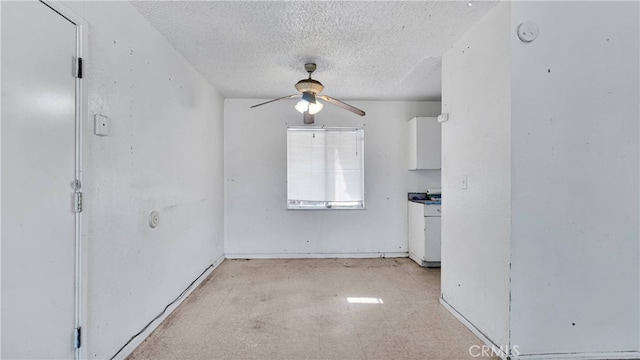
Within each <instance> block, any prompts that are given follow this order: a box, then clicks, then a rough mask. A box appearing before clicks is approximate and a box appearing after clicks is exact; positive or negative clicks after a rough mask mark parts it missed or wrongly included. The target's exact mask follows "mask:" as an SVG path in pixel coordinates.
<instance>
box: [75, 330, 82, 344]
mask: <svg viewBox="0 0 640 360" xmlns="http://www.w3.org/2000/svg"><path fill="white" fill-rule="evenodd" d="M74 339H75V340H74V347H75V348H76V349H80V346H81V345H82V328H81V327H77V328H75V329H74Z"/></svg>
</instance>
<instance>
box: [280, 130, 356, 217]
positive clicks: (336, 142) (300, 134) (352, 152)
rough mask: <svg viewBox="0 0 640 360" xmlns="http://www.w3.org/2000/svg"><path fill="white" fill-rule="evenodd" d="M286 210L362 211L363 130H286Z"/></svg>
mask: <svg viewBox="0 0 640 360" xmlns="http://www.w3.org/2000/svg"><path fill="white" fill-rule="evenodd" d="M287 198H288V201H287V208H288V209H364V129H358V128H322V129H320V128H288V129H287Z"/></svg>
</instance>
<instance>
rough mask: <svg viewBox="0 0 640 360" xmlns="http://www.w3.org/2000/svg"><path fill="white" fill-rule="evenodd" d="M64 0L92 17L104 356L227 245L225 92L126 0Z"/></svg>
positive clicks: (95, 256)
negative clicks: (103, 125) (99, 129)
mask: <svg viewBox="0 0 640 360" xmlns="http://www.w3.org/2000/svg"><path fill="white" fill-rule="evenodd" d="M66 5H67V6H69V7H70V8H71V9H73V10H74V11H75V12H77V13H78V14H79V15H80V16H82V17H83V18H84V19H86V21H87V22H88V24H89V27H88V29H87V30H88V33H89V41H88V49H86V50H87V54H86V55H85V56H86V59H85V79H84V83H85V86H86V87H87V91H88V97H89V106H88V119H87V121H85V122H84V124H83V126H84V132H83V135H84V147H83V150H84V162H83V163H84V184H83V186H84V191H85V197H84V202H85V220H84V222H85V227H84V228H85V234H84V238H85V252H86V254H85V257H86V264H87V265H86V266H87V273H86V275H85V280H86V282H87V283H86V286H87V299H86V304H85V307H86V308H85V313H86V315H87V319H86V327H85V328H84V331H85V334H86V339H87V340H88V343H87V344H86V345H87V348H86V350H85V351H86V356H87V357H88V358H100V359H103V358H109V357H111V356H113V355H114V353H115V352H116V351H117V350H118V349H119V348H120V347H121V346H122V345H124V344H125V342H126V341H127V340H128V339H129V338H130V337H131V336H132V335H133V334H135V333H137V332H138V331H139V330H140V329H142V327H143V326H144V325H145V324H147V323H148V322H149V321H150V320H151V319H153V318H154V317H155V316H156V315H157V314H158V313H159V312H160V311H161V310H162V309H163V308H164V307H165V305H166V304H168V303H169V302H170V301H171V300H172V299H173V298H175V297H176V296H177V295H178V294H179V293H180V292H181V291H182V290H183V289H184V288H185V287H186V286H187V285H188V284H189V283H191V281H193V280H194V279H195V278H196V277H197V276H198V275H199V274H200V273H201V272H202V271H203V270H204V269H205V268H206V267H207V266H208V265H209V264H212V263H214V262H215V261H216V260H217V259H219V258H220V257H221V256H223V252H224V243H223V182H222V171H223V168H222V166H223V158H222V152H223V137H222V136H223V131H222V126H223V123H222V117H223V100H222V97H221V95H220V94H219V93H218V92H217V91H216V90H215V89H214V88H212V86H211V85H210V84H209V83H207V82H206V81H205V80H204V79H203V78H202V76H200V75H199V74H198V73H197V72H196V71H195V70H194V69H193V68H192V67H191V66H190V65H189V64H188V63H187V62H186V61H185V60H184V59H183V58H182V57H181V56H180V55H179V54H178V53H177V51H176V50H175V49H173V48H172V47H171V46H170V45H169V44H168V43H167V42H166V40H165V39H164V38H163V37H162V36H161V35H160V34H159V33H158V32H157V31H156V30H155V29H154V28H152V27H151V26H150V25H149V24H148V22H146V20H145V19H144V18H143V17H142V16H140V14H139V13H138V12H137V11H136V10H135V8H133V7H132V6H131V4H129V3H128V2H82V3H76V2H69V3H66ZM94 114H102V115H105V116H108V117H109V118H110V121H111V131H110V133H109V135H108V136H106V137H97V136H95V135H93V115H94ZM154 210H155V211H157V212H158V213H159V216H160V222H159V224H158V226H157V227H156V228H154V229H152V228H151V227H150V226H149V214H150V212H151V211H154Z"/></svg>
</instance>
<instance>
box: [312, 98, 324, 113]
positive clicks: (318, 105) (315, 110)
mask: <svg viewBox="0 0 640 360" xmlns="http://www.w3.org/2000/svg"><path fill="white" fill-rule="evenodd" d="M323 107H324V105H322V103H321V102H320V101H317V100H316V103H315V104H313V103H310V104H309V114H311V115H313V114H317V113H319V112H320V110H322V108H323Z"/></svg>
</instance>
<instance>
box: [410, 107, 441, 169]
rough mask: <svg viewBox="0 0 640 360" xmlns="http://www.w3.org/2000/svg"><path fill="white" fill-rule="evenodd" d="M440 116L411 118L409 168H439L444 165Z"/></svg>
mask: <svg viewBox="0 0 640 360" xmlns="http://www.w3.org/2000/svg"><path fill="white" fill-rule="evenodd" d="M441 137H442V136H441V129H440V123H439V122H438V118H435V117H415V118H412V119H411V120H409V141H408V144H409V156H408V159H409V164H408V165H409V170H438V169H440V168H441V167H442V139H441Z"/></svg>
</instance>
